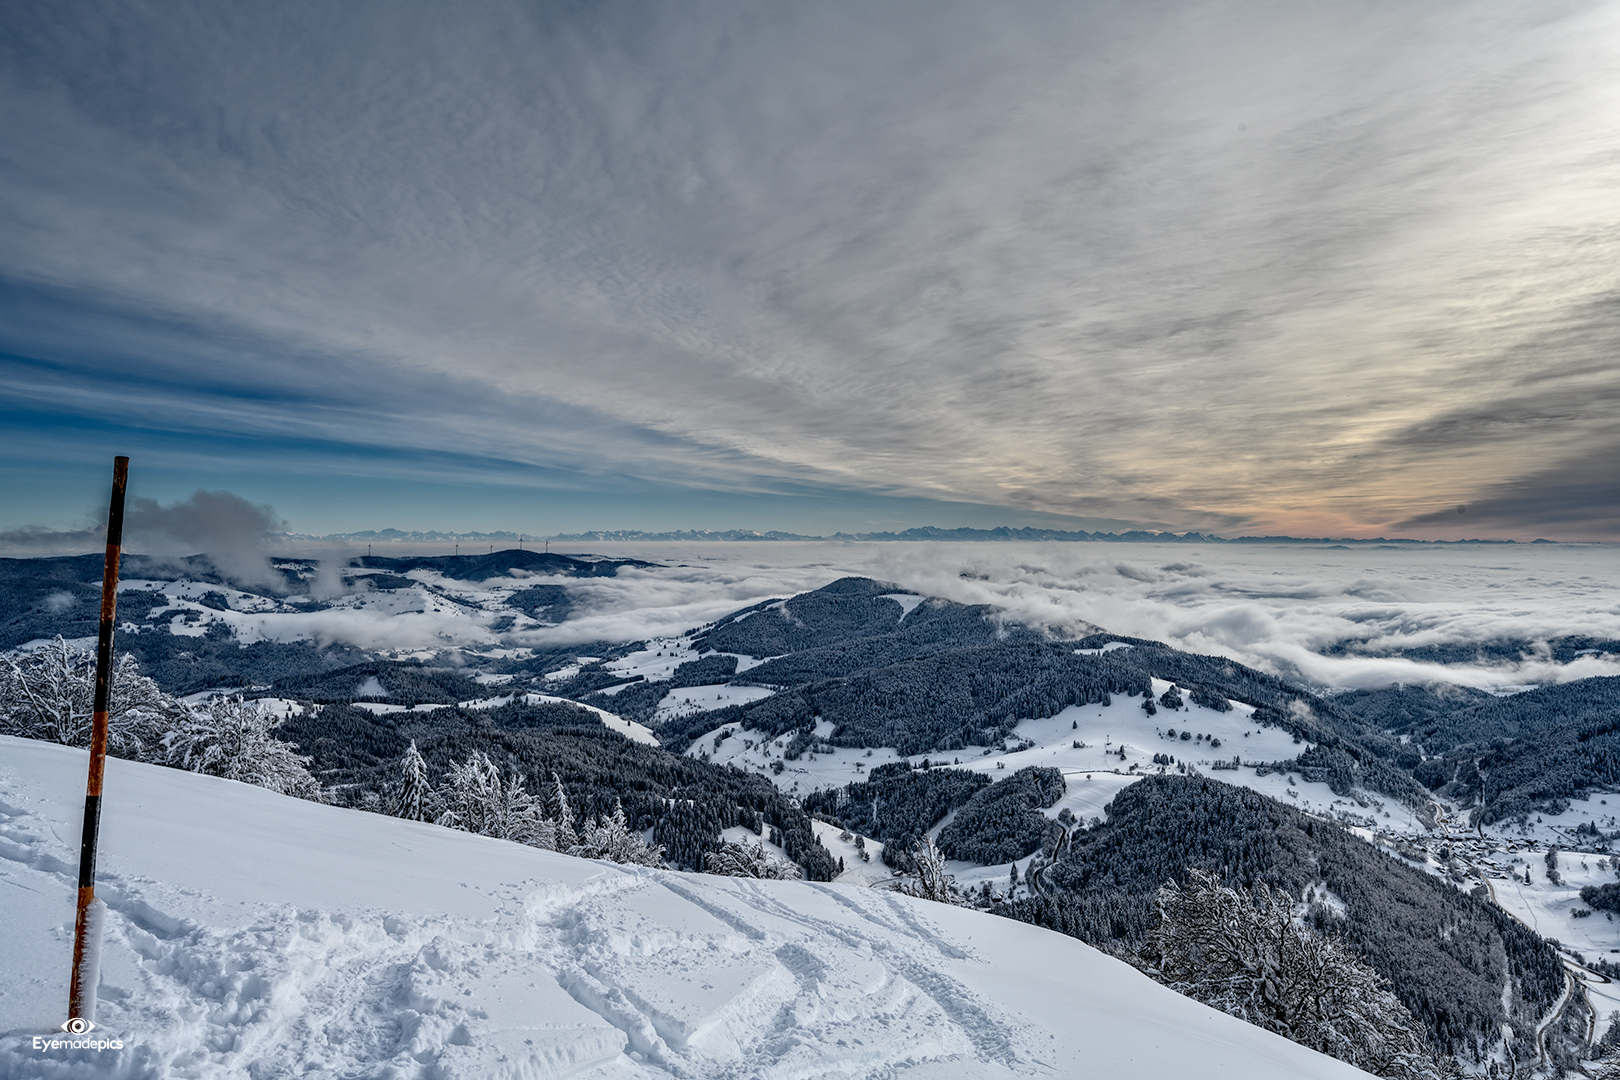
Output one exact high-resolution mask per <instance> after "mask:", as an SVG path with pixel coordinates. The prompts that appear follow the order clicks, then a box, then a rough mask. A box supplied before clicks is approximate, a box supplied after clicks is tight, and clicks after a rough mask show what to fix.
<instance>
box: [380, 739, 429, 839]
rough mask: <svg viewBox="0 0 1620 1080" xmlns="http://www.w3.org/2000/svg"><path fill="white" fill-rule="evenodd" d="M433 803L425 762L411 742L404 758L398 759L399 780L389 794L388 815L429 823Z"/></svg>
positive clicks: (414, 743) (414, 744) (414, 741)
mask: <svg viewBox="0 0 1620 1080" xmlns="http://www.w3.org/2000/svg"><path fill="white" fill-rule="evenodd" d="M433 802H434V795H433V787H432V785H431V784H429V783H428V775H427V762H425V761H423V760H422V754H421V752H420V751H419V750H417V749H416V740H415V739H412V740H411V745H410V748H409V749H407V750H406V751H405V756H404V757H402V758H400V759H399V779H398V780H396V781H395V784H394V790H393V791H392V792H391V793H390V798H389V801H388V804H387V806H388V813H390V814H392V815H393V816H395V817H400V818H405V819H406V820H408V821H430V820H432V817H433V815H432V814H431V809H432V805H433Z"/></svg>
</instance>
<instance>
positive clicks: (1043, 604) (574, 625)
mask: <svg viewBox="0 0 1620 1080" xmlns="http://www.w3.org/2000/svg"><path fill="white" fill-rule="evenodd" d="M599 548H600V550H601V551H602V553H604V554H614V555H622V554H634V555H638V556H641V557H645V558H650V559H658V560H660V561H666V560H667V561H669V562H672V563H684V564H686V565H685V566H682V567H676V568H671V569H662V570H652V571H634V572H632V571H624V572H621V574H620V575H619V576H618V577H616V578H612V579H601V580H592V581H590V582H588V583H582V584H577V585H573V586H571V587H572V588H574V589H575V590H576V595H577V596H578V597H579V602H578V605H577V607H576V611H575V614H574V616H573V617H572V618H571V619H570V620H569V621H568V622H567V623H565V624H564V625H563V626H560V627H558V628H556V629H555V630H549V631H543V632H539V633H536V634H533V635H531V636H530V638H529V639H530V640H531V641H535V642H538V641H549V642H555V643H570V642H575V641H587V640H604V639H605V640H634V639H639V638H646V637H651V636H654V635H656V634H668V633H672V632H675V631H678V630H681V629H685V628H686V627H689V626H692V625H696V624H699V623H702V622H706V621H709V620H711V619H714V618H716V617H718V616H720V615H723V614H726V613H727V612H729V611H732V610H735V609H736V608H738V607H741V606H743V605H745V604H748V603H753V602H756V601H758V600H761V599H764V598H766V597H769V596H782V595H788V594H791V593H795V592H799V591H803V590H805V589H810V588H816V587H819V586H821V585H824V584H826V583H827V582H829V581H832V580H833V579H835V578H837V577H839V576H841V575H843V574H846V573H850V574H863V575H869V576H872V577H876V578H880V579H884V580H890V581H895V582H897V583H899V584H900V585H902V586H904V587H906V588H909V589H914V590H916V591H919V592H923V593H926V594H928V595H932V596H943V597H946V598H948V599H951V600H956V601H959V602H962V603H973V604H992V605H995V606H996V607H998V608H999V609H1001V610H1003V611H1005V612H1006V614H1007V617H1008V618H1009V619H1013V620H1016V621H1019V622H1023V623H1027V624H1029V625H1033V626H1039V627H1045V628H1050V629H1052V630H1054V631H1059V632H1063V633H1068V634H1075V633H1082V632H1084V631H1085V630H1086V628H1087V627H1091V626H1095V627H1100V628H1102V629H1106V630H1109V631H1112V632H1115V633H1119V634H1126V635H1129V636H1132V637H1143V638H1151V639H1154V640H1159V641H1164V642H1166V643H1168V644H1171V645H1174V646H1176V647H1177V648H1181V649H1186V650H1190V651H1193V652H1202V653H1210V654H1214V655H1219V656H1228V657H1231V658H1232V659H1234V660H1239V661H1241V662H1243V663H1245V664H1249V665H1252V666H1254V667H1256V668H1259V669H1261V670H1265V671H1271V672H1275V673H1278V674H1282V675H1285V676H1287V677H1289V678H1294V679H1302V680H1305V681H1307V682H1309V683H1311V684H1314V685H1317V686H1322V687H1332V688H1363V687H1377V686H1387V685H1390V684H1393V683H1427V682H1435V681H1439V682H1452V683H1458V684H1461V685H1466V686H1474V687H1480V688H1483V689H1510V688H1514V687H1520V686H1524V685H1527V684H1535V683H1546V682H1564V681H1569V680H1571V679H1578V678H1586V677H1589V676H1595V675H1620V657H1617V656H1614V655H1609V656H1587V657H1581V658H1578V659H1576V660H1575V661H1573V662H1571V663H1558V662H1555V661H1554V660H1553V659H1551V658H1550V657H1548V656H1546V655H1545V654H1542V653H1538V652H1537V651H1536V650H1535V649H1534V647H1532V648H1531V650H1530V654H1529V655H1528V656H1526V657H1523V658H1519V659H1504V660H1501V661H1484V662H1465V663H1443V664H1442V663H1431V662H1423V661H1417V660H1412V659H1406V658H1402V657H1397V656H1374V655H1365V653H1367V652H1395V651H1400V650H1406V649H1416V648H1421V647H1425V646H1441V645H1474V644H1489V643H1493V642H1498V641H1503V640H1509V641H1525V642H1532V643H1533V642H1538V641H1540V642H1544V641H1546V640H1547V639H1549V638H1555V637H1562V636H1568V635H1588V636H1591V637H1594V638H1599V639H1604V640H1620V549H1617V548H1614V547H1607V546H1602V547H1600V546H1557V547H1547V546H1536V547H1529V546H1523V547H1512V548H1508V547H1424V548H1401V549H1394V550H1390V549H1376V548H1352V549H1332V548H1323V547H1294V546H1254V547H1250V546H1242V547H1237V546H1207V547H1206V546H1197V547H1183V546H1169V545H1165V546H1155V545H1143V544H1058V543H1046V544H1019V543H1009V544H983V543H981V544H933V543H888V544H798V543H771V544H746V543H744V544H739V543H731V544H652V545H640V546H634V545H599ZM1350 641H1354V642H1363V643H1364V644H1363V645H1362V646H1360V647H1359V648H1358V650H1357V651H1355V652H1352V653H1349V654H1347V655H1338V656H1329V655H1324V654H1323V651H1324V650H1326V649H1329V648H1330V647H1332V646H1333V645H1335V644H1337V643H1340V642H1350Z"/></svg>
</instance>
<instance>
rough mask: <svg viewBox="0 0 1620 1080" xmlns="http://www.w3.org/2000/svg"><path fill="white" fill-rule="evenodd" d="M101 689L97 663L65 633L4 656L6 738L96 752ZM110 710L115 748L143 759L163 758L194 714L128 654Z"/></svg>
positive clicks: (0, 667)
mask: <svg viewBox="0 0 1620 1080" xmlns="http://www.w3.org/2000/svg"><path fill="white" fill-rule="evenodd" d="M95 688H96V658H95V657H94V656H93V655H91V654H90V653H87V652H85V651H83V650H82V649H77V648H74V647H73V646H71V645H69V644H68V643H67V642H66V641H64V640H63V639H62V637H61V635H58V636H57V637H56V638H55V639H54V640H52V641H51V642H50V644H48V645H45V646H42V647H41V648H38V649H34V650H32V651H30V652H26V653H23V654H21V655H17V656H7V657H3V658H0V735H17V736H20V737H22V738H25V739H42V740H44V741H46V742H57V743H63V744H65V745H67V746H78V747H88V746H89V745H90V721H91V717H92V713H93V707H94V703H95ZM108 704H109V706H110V708H109V712H108V718H107V719H108V730H107V742H108V750H109V752H111V753H112V754H114V755H115V756H117V757H122V758H129V759H131V760H135V761H160V760H162V758H163V752H162V749H161V747H160V746H159V745H158V743H159V741H160V740H161V738H162V735H163V732H164V731H165V730H167V729H168V728H169V726H170V725H171V724H172V723H173V722H174V721H175V720H177V719H178V718H179V717H181V716H183V715H184V714H185V711H186V709H185V706H184V705H183V704H182V703H181V702H179V701H178V700H176V699H175V698H173V697H171V696H169V695H168V694H165V693H164V692H163V691H162V690H160V689H158V686H157V684H156V683H154V682H153V681H152V680H151V679H148V678H146V677H145V676H144V675H142V674H140V672H139V671H138V670H137V669H136V665H135V661H134V660H133V659H132V658H131V657H130V656H129V654H128V653H125V654H124V655H122V656H120V657H118V659H117V660H116V661H114V663H113V673H112V686H111V688H110V692H109V694H108Z"/></svg>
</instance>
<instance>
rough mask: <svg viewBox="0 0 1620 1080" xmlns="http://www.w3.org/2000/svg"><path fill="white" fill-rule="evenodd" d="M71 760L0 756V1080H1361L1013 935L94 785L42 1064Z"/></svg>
mask: <svg viewBox="0 0 1620 1080" xmlns="http://www.w3.org/2000/svg"><path fill="white" fill-rule="evenodd" d="M84 768H85V754H84V752H83V751H79V750H73V749H69V748H66V747H61V746H54V745H49V744H45V743H37V742H29V741H25V740H20V739H11V738H0V926H3V927H4V930H3V931H0V1032H3V1033H4V1034H3V1035H0V1075H5V1076H9V1077H46V1076H63V1075H69V1074H71V1075H107V1076H111V1075H117V1076H130V1077H185V1076H208V1077H230V1076H240V1077H248V1076H253V1077H259V1076H272V1075H292V1074H298V1075H303V1074H307V1073H313V1074H318V1075H327V1076H361V1075H364V1076H368V1077H397V1078H405V1077H424V1078H425V1077H453V1076H477V1077H497V1076H507V1077H536V1078H539V1077H562V1076H573V1077H597V1078H607V1077H642V1076H646V1077H652V1076H662V1077H732V1076H737V1077H742V1076H749V1077H753V1076H759V1077H817V1076H843V1077H867V1076H871V1077H876V1076H884V1077H891V1076H899V1077H916V1078H919V1080H920V1078H927V1077H947V1076H949V1077H1010V1076H1077V1075H1092V1076H1120V1077H1125V1076H1129V1077H1133V1078H1152V1077H1166V1078H1171V1077H1174V1078H1178V1080H1179V1078H1180V1077H1185V1076H1190V1075H1197V1076H1230V1077H1241V1078H1244V1080H1267V1078H1271V1077H1275V1078H1278V1080H1282V1078H1284V1077H1287V1078H1297V1077H1323V1078H1334V1077H1346V1078H1348V1077H1354V1076H1365V1074H1363V1073H1360V1072H1358V1071H1357V1070H1355V1069H1352V1068H1350V1067H1349V1066H1347V1065H1344V1064H1341V1063H1340V1062H1337V1061H1333V1060H1331V1059H1329V1058H1326V1057H1322V1056H1320V1055H1318V1054H1315V1053H1313V1052H1311V1051H1308V1050H1306V1049H1304V1048H1302V1047H1299V1046H1296V1045H1294V1044H1292V1043H1289V1042H1286V1041H1284V1040H1283V1039H1281V1038H1278V1037H1277V1036H1274V1035H1271V1034H1268V1033H1267V1032H1264V1031H1261V1030H1259V1029H1257V1028H1253V1027H1250V1026H1248V1025H1246V1024H1243V1023H1241V1022H1239V1021H1237V1020H1235V1019H1233V1018H1231V1017H1229V1016H1225V1015H1223V1014H1221V1013H1218V1012H1215V1011H1214V1010H1211V1009H1208V1008H1205V1007H1203V1006H1201V1005H1199V1004H1197V1003H1195V1002H1193V1001H1190V1000H1188V999H1186V998H1182V997H1179V996H1177V995H1175V994H1173V993H1172V992H1170V991H1168V990H1166V989H1164V988H1163V987H1160V986H1158V985H1156V984H1154V983H1152V982H1151V981H1149V980H1148V979H1146V978H1145V977H1143V976H1142V975H1140V974H1138V973H1137V972H1135V971H1134V970H1132V969H1131V968H1129V967H1127V966H1126V965H1124V964H1122V963H1119V962H1118V961H1115V960H1112V959H1110V958H1108V957H1106V956H1103V955H1102V954H1100V953H1098V952H1097V951H1095V950H1093V949H1091V948H1089V947H1087V946H1085V945H1083V944H1081V943H1079V942H1077V941H1074V940H1072V939H1069V938H1065V937H1061V936H1059V935H1057V934H1054V933H1050V932H1047V931H1044V930H1040V929H1038V928H1035V927H1031V926H1027V925H1023V924H1020V923H1014V922H1010V921H1007V920H1002V919H997V918H994V917H992V916H988V915H982V914H978V913H975V912H971V911H966V910H963V909H958V908H951V907H946V906H943V905H939V904H931V903H927V902H925V901H921V900H914V899H911V898H908V897H903V896H897V895H894V894H892V893H887V892H880V891H875V890H870V889H860V888H854V887H850V886H839V885H818V884H807V883H800V882H778V881H763V880H745V879H738V878H717V877H709V876H703V875H693V874H683V873H676V872H672V871H664V870H654V869H648V868H645V867H632V866H618V865H614V864H610V863H598V862H590V861H586V860H580V859H573V858H569V857H567V856H562V855H557V854H554V853H550V852H544V851H538V850H535V849H532V848H525V847H520V846H518V845H515V844H509V843H505V842H501V841H496V840H491V839H487V838H484V837H479V836H472V835H468V834H465V833H459V832H452V831H450V830H447V829H442V828H438V827H436V826H432V825H426V824H422V823H418V822H409V821H402V820H398V819H392V818H385V817H381V816H376V815H370V814H363V813H358V812H354V811H347V810H340V809H336V808H333V807H329V806H323V805H319V804H316V803H311V802H306V801H302V800H298V799H292V798H287V797H284V796H280V795H276V794H274V793H272V792H268V791H264V790H260V789H257V788H252V787H249V786H246V785H243V784H239V783H235V782H232V781H228V780H222V779H218V778H214V777H208V776H199V775H195V774H190V773H183V772H179V771H175V770H169V769H163V768H159V767H156V766H150V765H142V764H137V763H133V762H128V761H122V760H117V759H112V760H109V761H108V763H107V770H108V777H107V794H106V802H105V806H104V811H103V851H104V854H103V856H102V865H101V871H100V885H99V888H98V892H99V894H100V895H101V897H102V898H103V899H104V900H105V901H106V903H107V905H108V909H109V910H108V913H107V921H106V922H107V926H106V941H105V947H104V955H103V960H102V968H101V981H100V988H99V997H100V1005H99V1010H98V1013H97V1023H98V1025H99V1027H98V1031H97V1032H96V1034H97V1036H98V1037H100V1036H106V1037H108V1038H116V1039H118V1040H121V1042H122V1044H123V1048H122V1049H118V1050H112V1049H109V1050H101V1051H95V1050H71V1049H54V1050H53V1049H49V1048H47V1049H43V1050H41V1049H37V1048H36V1043H35V1037H36V1036H41V1037H47V1038H48V1037H51V1036H57V1037H60V1032H59V1031H58V1025H59V1024H60V1023H61V1022H62V1020H63V1019H64V1017H63V1016H62V1015H61V1012H62V1009H63V1008H64V1005H65V1002H66V999H67V975H68V957H69V953H70V939H71V922H72V914H73V891H72V888H73V884H74V880H75V873H76V858H77V854H76V851H75V842H76V838H77V836H78V829H79V802H78V800H79V793H80V792H81V791H82V790H83V782H84Z"/></svg>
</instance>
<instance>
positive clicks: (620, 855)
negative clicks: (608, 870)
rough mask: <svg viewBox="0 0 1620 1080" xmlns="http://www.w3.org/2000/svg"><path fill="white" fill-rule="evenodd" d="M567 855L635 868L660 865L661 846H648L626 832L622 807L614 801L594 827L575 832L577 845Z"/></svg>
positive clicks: (637, 836)
mask: <svg viewBox="0 0 1620 1080" xmlns="http://www.w3.org/2000/svg"><path fill="white" fill-rule="evenodd" d="M568 853H569V854H570V855H578V856H579V857H581V858H585V859H611V860H612V861H613V862H616V863H633V864H635V865H637V866H662V865H663V864H664V848H663V845H661V844H660V845H649V844H648V843H647V842H646V841H645V840H643V839H642V838H641V836H640V835H639V834H637V833H634V832H631V831H630V823H629V822H627V821H626V820H625V818H624V807H622V806H620V805H619V804H618V803H617V802H615V803H614V804H613V810H612V812H611V813H607V814H603V815H602V818H601V820H599V821H597V822H596V823H595V824H594V825H587V826H585V827H584V828H583V829H581V830H580V831H579V843H578V844H576V845H575V846H574V847H573V848H570V849H569V852H568Z"/></svg>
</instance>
